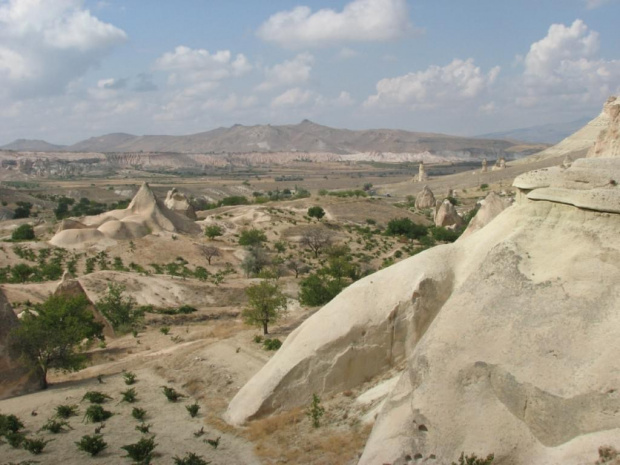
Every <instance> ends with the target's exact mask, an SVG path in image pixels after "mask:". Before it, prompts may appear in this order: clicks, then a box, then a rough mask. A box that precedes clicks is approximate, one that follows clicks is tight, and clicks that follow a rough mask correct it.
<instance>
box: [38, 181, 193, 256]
mask: <svg viewBox="0 0 620 465" xmlns="http://www.w3.org/2000/svg"><path fill="white" fill-rule="evenodd" d="M60 227H61V228H67V229H62V230H59V232H58V233H57V234H56V235H55V236H54V237H53V238H52V239H51V240H50V243H51V244H53V245H56V246H58V247H65V248H84V247H90V246H94V247H100V248H105V247H108V246H111V245H114V244H116V241H117V240H130V239H136V238H139V237H143V236H146V235H147V234H151V233H157V232H163V231H167V232H181V233H186V234H198V233H200V226H198V225H197V224H196V223H194V222H193V221H191V220H189V219H188V218H187V217H186V216H184V215H181V214H179V213H176V212H174V211H172V210H170V209H169V208H168V207H166V205H164V203H163V202H162V201H161V200H158V199H157V198H156V197H155V194H153V191H151V188H150V187H149V185H148V184H147V183H144V184H142V187H141V188H140V190H139V191H138V192H137V193H136V195H135V197H134V198H133V200H132V201H131V203H130V204H129V206H128V207H127V208H126V209H124V210H112V211H109V212H106V213H102V214H101V215H97V216H87V217H84V218H83V219H82V220H75V219H70V220H66V221H63V223H62V224H61V226H60Z"/></svg>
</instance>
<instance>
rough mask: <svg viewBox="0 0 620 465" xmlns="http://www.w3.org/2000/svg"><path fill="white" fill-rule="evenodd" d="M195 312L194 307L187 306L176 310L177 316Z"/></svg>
mask: <svg viewBox="0 0 620 465" xmlns="http://www.w3.org/2000/svg"><path fill="white" fill-rule="evenodd" d="M197 311H198V309H196V308H194V307H190V306H189V305H182V306H181V307H179V308H178V309H177V313H178V314H179V315H189V314H190V313H195V312H197Z"/></svg>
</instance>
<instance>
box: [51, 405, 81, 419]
mask: <svg viewBox="0 0 620 465" xmlns="http://www.w3.org/2000/svg"><path fill="white" fill-rule="evenodd" d="M77 414H78V406H77V405H59V406H57V407H56V416H57V417H58V418H62V419H65V420H66V419H67V418H71V417H75V416H77Z"/></svg>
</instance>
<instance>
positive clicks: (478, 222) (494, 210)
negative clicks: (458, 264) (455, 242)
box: [459, 192, 511, 240]
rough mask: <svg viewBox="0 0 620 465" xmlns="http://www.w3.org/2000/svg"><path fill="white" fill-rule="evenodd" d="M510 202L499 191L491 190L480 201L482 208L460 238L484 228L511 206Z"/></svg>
mask: <svg viewBox="0 0 620 465" xmlns="http://www.w3.org/2000/svg"><path fill="white" fill-rule="evenodd" d="M510 203H511V202H510V201H509V200H507V199H503V198H501V197H500V196H499V195H498V194H497V193H495V192H489V194H488V195H487V196H486V197H485V199H484V200H482V201H481V202H480V208H479V209H478V211H477V212H476V215H475V216H474V217H473V218H472V219H471V221H470V222H469V224H468V225H467V229H465V231H463V234H461V237H460V238H459V240H460V239H463V238H465V237H467V236H469V235H470V234H473V233H474V232H476V231H478V230H479V229H482V228H484V227H485V226H486V225H487V224H489V223H490V222H491V220H493V219H494V218H495V217H496V216H497V215H499V214H500V213H501V212H503V211H504V210H505V209H506V207H508V206H510Z"/></svg>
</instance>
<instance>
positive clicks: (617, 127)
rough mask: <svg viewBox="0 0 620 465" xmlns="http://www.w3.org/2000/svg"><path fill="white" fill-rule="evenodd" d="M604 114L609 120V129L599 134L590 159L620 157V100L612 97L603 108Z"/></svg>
mask: <svg viewBox="0 0 620 465" xmlns="http://www.w3.org/2000/svg"><path fill="white" fill-rule="evenodd" d="M603 114H604V115H606V116H607V119H608V124H607V127H605V129H603V130H602V131H601V132H600V133H599V135H598V137H597V139H596V143H595V144H594V146H593V147H592V148H591V149H590V150H589V151H588V155H587V157H588V158H600V157H606V158H608V157H618V156H620V100H618V98H617V97H610V98H609V100H607V103H605V106H604V107H603Z"/></svg>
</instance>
